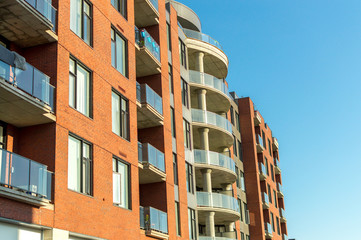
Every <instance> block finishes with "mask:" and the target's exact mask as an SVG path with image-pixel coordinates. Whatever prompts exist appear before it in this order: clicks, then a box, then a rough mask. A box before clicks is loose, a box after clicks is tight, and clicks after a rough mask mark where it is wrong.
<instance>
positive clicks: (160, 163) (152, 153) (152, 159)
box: [138, 142, 165, 172]
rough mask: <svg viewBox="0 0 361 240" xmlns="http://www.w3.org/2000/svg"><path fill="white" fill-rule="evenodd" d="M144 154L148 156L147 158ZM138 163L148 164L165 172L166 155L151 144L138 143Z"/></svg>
mask: <svg viewBox="0 0 361 240" xmlns="http://www.w3.org/2000/svg"><path fill="white" fill-rule="evenodd" d="M144 153H145V154H146V155H145V156H144ZM138 162H147V163H149V164H151V165H153V166H154V167H156V168H158V169H159V170H161V171H162V172H165V161H164V153H162V152H161V151H159V150H158V149H156V148H155V147H153V146H152V145H150V144H149V143H140V142H138Z"/></svg>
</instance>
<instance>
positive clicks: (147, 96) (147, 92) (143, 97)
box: [137, 82, 163, 115]
mask: <svg viewBox="0 0 361 240" xmlns="http://www.w3.org/2000/svg"><path fill="white" fill-rule="evenodd" d="M137 100H138V101H139V102H141V103H147V104H149V105H150V106H152V107H153V108H154V109H155V110H156V111H157V112H159V113H160V114H162V115H163V101H162V97H161V96H159V95H158V94H157V93H156V92H155V91H154V90H153V89H152V88H150V87H149V86H148V85H147V84H139V83H138V82H137Z"/></svg>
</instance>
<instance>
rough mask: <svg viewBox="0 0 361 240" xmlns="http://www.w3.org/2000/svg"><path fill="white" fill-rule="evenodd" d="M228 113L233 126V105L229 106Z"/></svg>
mask: <svg viewBox="0 0 361 240" xmlns="http://www.w3.org/2000/svg"><path fill="white" fill-rule="evenodd" d="M229 115H230V117H231V123H232V125H233V126H234V110H233V106H231V108H230V109H229Z"/></svg>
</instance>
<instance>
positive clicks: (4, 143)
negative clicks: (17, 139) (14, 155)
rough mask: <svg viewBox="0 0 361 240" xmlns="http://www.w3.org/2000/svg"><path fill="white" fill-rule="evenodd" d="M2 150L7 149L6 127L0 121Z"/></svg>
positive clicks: (0, 147) (0, 145) (0, 144)
mask: <svg viewBox="0 0 361 240" xmlns="http://www.w3.org/2000/svg"><path fill="white" fill-rule="evenodd" d="M0 149H6V126H5V124H3V123H2V122H1V121H0Z"/></svg>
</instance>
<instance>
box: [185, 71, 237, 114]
mask: <svg viewBox="0 0 361 240" xmlns="http://www.w3.org/2000/svg"><path fill="white" fill-rule="evenodd" d="M189 80H190V84H189V85H190V87H191V90H192V91H191V92H196V91H197V90H198V89H206V90H207V94H206V100H207V110H209V111H211V112H228V110H229V108H230V107H231V96H230V95H229V92H228V87H227V85H226V84H225V83H224V81H223V80H222V79H218V78H216V77H214V76H212V75H209V74H206V73H201V72H198V71H192V70H189ZM191 102H192V103H193V104H194V105H196V106H198V105H197V102H198V95H197V94H191Z"/></svg>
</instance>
